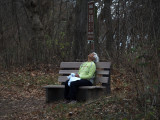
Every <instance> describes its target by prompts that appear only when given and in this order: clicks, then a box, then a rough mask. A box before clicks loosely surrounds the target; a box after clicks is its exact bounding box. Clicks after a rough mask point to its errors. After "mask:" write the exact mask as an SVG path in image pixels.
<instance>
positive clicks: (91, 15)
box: [87, 1, 94, 51]
mask: <svg viewBox="0 0 160 120" xmlns="http://www.w3.org/2000/svg"><path fill="white" fill-rule="evenodd" d="M87 36H88V43H89V44H90V46H91V51H94V1H91V2H88V35H87Z"/></svg>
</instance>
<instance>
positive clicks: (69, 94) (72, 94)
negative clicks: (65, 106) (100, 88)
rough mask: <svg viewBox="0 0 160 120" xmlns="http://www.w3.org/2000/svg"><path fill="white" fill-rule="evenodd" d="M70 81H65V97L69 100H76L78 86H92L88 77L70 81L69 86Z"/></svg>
mask: <svg viewBox="0 0 160 120" xmlns="http://www.w3.org/2000/svg"><path fill="white" fill-rule="evenodd" d="M68 81H69V80H67V81H66V82H65V91H64V97H65V99H67V100H76V95H77V92H78V88H79V87H80V86H92V83H91V82H90V81H89V80H86V79H81V80H77V81H73V82H71V83H70V86H68Z"/></svg>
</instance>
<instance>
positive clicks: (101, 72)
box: [96, 70, 109, 75]
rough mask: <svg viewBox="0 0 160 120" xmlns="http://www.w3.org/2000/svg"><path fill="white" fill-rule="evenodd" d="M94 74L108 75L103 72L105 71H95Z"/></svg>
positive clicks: (106, 72)
mask: <svg viewBox="0 0 160 120" xmlns="http://www.w3.org/2000/svg"><path fill="white" fill-rule="evenodd" d="M96 74H100V75H109V71H108V70H107V71H105V70H97V71H96Z"/></svg>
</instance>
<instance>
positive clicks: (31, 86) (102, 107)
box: [0, 71, 155, 120]
mask: <svg viewBox="0 0 160 120" xmlns="http://www.w3.org/2000/svg"><path fill="white" fill-rule="evenodd" d="M56 73H58V72H57V71H52V72H48V73H46V72H42V71H22V72H21V71H16V72H15V71H14V72H13V71H12V72H7V71H4V72H1V75H0V90H1V93H0V106H1V107H0V119H2V120H13V119H16V120H66V119H71V120H72V119H73V120H81V119H83V120H104V119H105V120H130V119H131V120H137V119H142V120H149V119H150V118H153V119H155V118H154V117H153V115H152V114H151V113H150V114H149V115H148V116H146V115H145V114H144V112H143V111H141V109H139V106H138V105H137V102H136V100H135V93H134V90H133V88H132V83H131V82H130V80H129V77H128V76H127V75H126V74H125V73H120V72H119V71H113V74H112V76H111V77H112V85H111V86H112V94H111V95H109V96H102V97H101V98H99V99H98V100H95V101H90V102H85V103H77V104H75V105H69V104H63V101H59V102H57V103H51V104H46V103H45V91H44V89H43V88H42V86H44V85H48V84H58V83H57V77H58V75H57V74H56Z"/></svg>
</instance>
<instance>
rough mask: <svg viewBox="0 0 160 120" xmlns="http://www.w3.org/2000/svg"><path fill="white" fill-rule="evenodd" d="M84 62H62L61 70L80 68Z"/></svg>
mask: <svg viewBox="0 0 160 120" xmlns="http://www.w3.org/2000/svg"><path fill="white" fill-rule="evenodd" d="M82 63H83V62H61V65H60V68H79V66H80V65H81V64H82Z"/></svg>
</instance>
